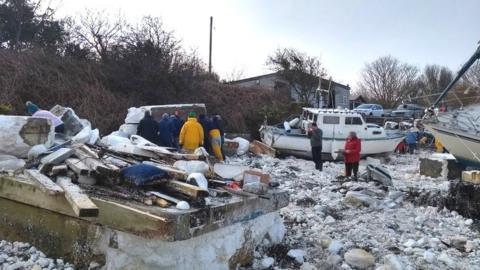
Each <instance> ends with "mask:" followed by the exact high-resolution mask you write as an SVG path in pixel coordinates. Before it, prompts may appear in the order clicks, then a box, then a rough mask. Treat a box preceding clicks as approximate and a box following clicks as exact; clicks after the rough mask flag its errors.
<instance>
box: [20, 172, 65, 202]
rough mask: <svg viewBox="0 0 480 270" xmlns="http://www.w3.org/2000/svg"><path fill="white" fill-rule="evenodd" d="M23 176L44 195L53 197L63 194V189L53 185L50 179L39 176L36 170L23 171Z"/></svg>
mask: <svg viewBox="0 0 480 270" xmlns="http://www.w3.org/2000/svg"><path fill="white" fill-rule="evenodd" d="M25 174H26V175H27V176H28V178H30V179H31V180H33V181H34V182H35V184H36V185H37V186H38V187H39V188H40V189H41V190H42V191H43V192H45V193H47V194H49V195H52V196H55V195H62V194H64V191H63V189H62V188H61V187H60V186H58V185H57V184H55V182H53V181H52V179H50V178H48V177H47V176H45V175H43V174H41V173H40V172H39V171H38V170H25Z"/></svg>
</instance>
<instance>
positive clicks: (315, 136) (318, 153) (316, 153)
mask: <svg viewBox="0 0 480 270" xmlns="http://www.w3.org/2000/svg"><path fill="white" fill-rule="evenodd" d="M308 135H309V137H310V145H311V147H312V158H313V162H315V169H317V170H319V171H322V170H323V160H322V140H323V132H322V130H321V129H319V128H318V126H317V123H313V124H312V128H311V129H310V132H309V133H308Z"/></svg>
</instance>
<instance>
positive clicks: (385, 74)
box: [359, 56, 419, 107]
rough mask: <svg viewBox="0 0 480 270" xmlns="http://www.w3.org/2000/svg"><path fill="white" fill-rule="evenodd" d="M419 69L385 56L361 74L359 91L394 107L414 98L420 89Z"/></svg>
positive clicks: (367, 65) (369, 65)
mask: <svg viewBox="0 0 480 270" xmlns="http://www.w3.org/2000/svg"><path fill="white" fill-rule="evenodd" d="M418 82H419V80H418V69H417V68H416V67H415V66H412V65H409V64H406V63H401V62H400V61H399V60H398V59H396V58H393V57H392V56H384V57H380V58H379V59H377V60H375V61H373V62H372V63H367V64H366V65H365V67H364V69H363V71H362V73H361V81H360V83H359V90H360V92H361V93H365V94H366V95H367V96H368V97H369V98H370V99H372V100H374V101H376V102H378V103H380V104H382V105H384V106H386V107H392V106H395V105H397V104H398V103H400V102H402V101H403V100H405V99H407V98H409V97H411V96H414V94H415V93H416V91H417V90H418V87H419V83H418Z"/></svg>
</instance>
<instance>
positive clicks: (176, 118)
mask: <svg viewBox="0 0 480 270" xmlns="http://www.w3.org/2000/svg"><path fill="white" fill-rule="evenodd" d="M170 122H171V124H172V127H173V134H172V135H173V146H174V147H175V148H177V151H179V150H180V147H179V145H178V137H179V136H180V130H181V129H182V126H183V123H182V119H180V113H179V112H178V111H175V114H173V115H171V116H170Z"/></svg>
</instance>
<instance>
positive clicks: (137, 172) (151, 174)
mask: <svg viewBox="0 0 480 270" xmlns="http://www.w3.org/2000/svg"><path fill="white" fill-rule="evenodd" d="M120 174H121V176H122V177H123V179H124V180H125V181H127V182H129V183H131V184H133V185H135V186H142V185H145V184H148V183H150V182H152V181H154V180H158V179H161V178H163V177H164V176H165V175H166V174H167V173H166V172H165V171H164V170H162V169H159V168H157V167H155V166H152V165H147V164H138V165H132V166H130V167H127V168H124V169H122V170H121V171H120Z"/></svg>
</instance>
